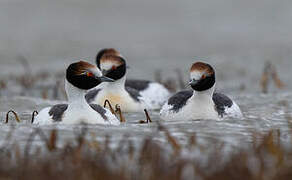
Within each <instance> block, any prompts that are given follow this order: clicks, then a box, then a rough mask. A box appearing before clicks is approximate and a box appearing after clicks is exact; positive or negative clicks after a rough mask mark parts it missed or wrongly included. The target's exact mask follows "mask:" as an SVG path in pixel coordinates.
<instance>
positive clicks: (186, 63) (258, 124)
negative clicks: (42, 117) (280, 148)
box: [0, 0, 292, 147]
mask: <svg viewBox="0 0 292 180" xmlns="http://www.w3.org/2000/svg"><path fill="white" fill-rule="evenodd" d="M291 5H292V3H291V2H290V1H281V2H277V1H272V0H266V1H264V2H263V1H252V0H250V1H249V0H248V1H238V2H234V1H231V0H226V1H216V2H213V1H203V0H198V1H188V0H183V1H181V2H180V3H178V2H177V1H166V0H161V1H154V0H150V1H144V2H136V1H131V0H126V1H123V2H120V1H114V0H111V1H99V2H96V1H90V0H87V1H86V2H85V1H82V2H81V1H66V0H63V1H58V2H51V1H49V0H47V1H42V2H38V1H33V0H25V1H24V0H23V1H22V0H12V1H5V0H1V1H0V23H1V24H2V25H1V30H0V80H2V81H3V82H5V88H3V89H1V90H0V112H1V114H0V119H1V120H2V121H3V120H4V119H5V112H7V111H8V110H10V109H14V110H15V111H17V112H18V113H19V114H20V116H21V119H22V120H24V122H23V124H22V125H19V124H17V125H16V126H15V133H14V136H13V138H14V139H15V140H17V141H19V142H20V143H25V142H26V140H27V139H28V136H29V134H30V133H31V132H32V131H33V129H34V128H36V126H31V125H29V123H26V121H27V122H28V121H29V120H30V114H31V112H32V111H33V110H40V109H42V108H43V107H46V106H48V105H53V104H55V103H59V102H63V101H64V100H65V98H64V94H63V93H62V85H63V72H64V69H65V68H66V66H67V65H68V64H70V63H71V62H73V61H76V60H79V59H85V60H87V61H89V62H92V63H94V56H95V55H96V53H97V50H99V49H101V48H104V47H115V48H118V49H119V50H121V52H122V54H123V55H124V56H125V57H126V58H127V62H128V65H129V66H130V69H129V72H128V77H135V78H141V79H151V80H153V79H154V72H155V71H156V70H160V71H161V72H162V77H163V78H164V79H167V78H174V79H173V81H174V82H176V81H177V80H176V73H175V69H176V68H178V69H180V70H181V71H182V74H183V76H184V81H185V82H187V79H188V78H187V77H188V76H187V75H188V69H189V67H190V65H191V63H193V62H194V61H196V60H203V61H207V62H209V63H211V64H212V65H213V66H214V67H215V69H216V73H217V74H216V75H217V87H218V89H219V90H220V91H222V92H225V93H226V94H228V95H230V96H231V97H233V98H234V99H235V100H236V101H237V102H238V104H239V105H240V107H241V109H242V110H243V113H244V116H245V118H244V119H224V120H221V121H214V120H204V121H200V120H197V121H173V122H163V124H164V125H165V126H166V127H167V128H168V129H169V130H170V132H171V133H172V134H173V135H174V136H175V137H177V139H178V140H179V141H180V142H181V143H185V142H186V140H187V139H188V137H189V136H191V135H193V134H196V135H197V137H199V138H202V139H210V140H213V139H219V140H221V141H222V142H226V143H228V144H230V145H231V146H232V147H236V146H237V145H245V144H246V143H249V142H250V141H251V139H252V134H253V132H254V131H259V132H266V131H268V130H269V129H280V130H281V131H282V136H281V137H282V139H283V140H284V141H290V137H289V136H287V133H288V131H289V122H288V120H287V119H289V118H288V117H289V116H292V108H291V107H290V106H289V105H290V104H291V103H292V93H291V88H292V79H291V77H292V71H291V70H290V69H291V67H292V61H291V58H292V53H291V52H292V51H291V49H292V43H291V42H292V36H291V31H292V22H291V16H292V13H291V12H292V11H291V7H292V6H291ZM23 58H24V59H26V61H27V62H28V64H29V65H28V66H23V65H21V62H23V60H22V59H23ZM266 61H270V62H272V63H273V64H274V65H275V66H276V68H277V71H278V74H279V77H280V78H281V80H282V81H283V82H284V83H285V85H286V86H285V88H284V89H283V90H278V89H276V88H275V87H274V86H273V83H271V84H270V88H269V94H267V95H264V94H261V90H260V85H259V82H260V78H261V73H262V71H263V68H264V63H265V62H266ZM28 72H29V73H28ZM30 75H32V76H34V77H35V76H37V77H40V76H42V77H43V78H45V80H38V81H37V80H36V83H34V84H33V86H30V88H23V87H22V86H20V85H19V82H17V79H19V77H24V78H25V79H26V77H29V76H30ZM57 81H58V82H59V83H60V87H59V88H57V90H56V91H55V90H54V88H55V87H56V82H57ZM55 92H58V93H57V94H56V93H55ZM42 97H46V98H48V99H54V100H51V101H48V100H43V99H42ZM151 117H152V119H153V120H154V121H160V119H159V117H158V112H151ZM126 119H127V123H125V124H123V125H121V126H118V127H112V126H109V127H108V126H98V125H96V126H90V127H89V130H90V131H91V132H94V133H95V135H96V138H98V139H100V140H103V139H104V135H111V136H112V137H113V139H112V141H113V142H117V141H119V140H120V139H121V138H122V137H123V135H125V134H126V135H128V136H129V138H132V139H133V140H135V141H137V142H138V141H140V140H141V139H142V138H143V137H146V136H152V137H154V138H157V139H158V140H159V141H163V138H161V137H163V135H162V133H161V132H158V131H157V124H156V123H152V124H138V123H137V122H138V121H139V120H141V119H145V117H144V114H139V113H137V114H127V115H126ZM10 128H11V126H10V125H4V124H3V125H2V126H0V137H1V138H0V139H1V141H3V140H4V137H5V136H6V135H7V133H8V132H9V131H10V130H11V129H10ZM42 128H43V129H45V130H46V131H49V130H50V129H52V128H55V126H44V127H42ZM57 128H58V129H60V130H61V131H60V133H61V139H62V140H63V141H66V140H68V139H71V138H73V137H75V135H74V132H75V131H76V129H78V128H80V127H78V126H63V125H62V126H57ZM38 142H39V141H35V143H38ZM61 142H62V141H61ZM210 142H211V141H210ZM11 143H13V142H11ZM113 144H115V143H113Z"/></svg>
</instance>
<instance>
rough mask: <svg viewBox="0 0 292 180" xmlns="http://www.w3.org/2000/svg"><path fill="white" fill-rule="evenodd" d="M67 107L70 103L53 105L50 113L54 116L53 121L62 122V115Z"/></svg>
mask: <svg viewBox="0 0 292 180" xmlns="http://www.w3.org/2000/svg"><path fill="white" fill-rule="evenodd" d="M67 108H68V104H56V105H54V106H53V107H51V109H50V111H49V115H50V116H52V119H53V121H56V122H60V121H62V116H63V114H64V112H65V111H66V110H67Z"/></svg>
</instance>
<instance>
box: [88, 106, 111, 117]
mask: <svg viewBox="0 0 292 180" xmlns="http://www.w3.org/2000/svg"><path fill="white" fill-rule="evenodd" d="M89 105H90V107H91V108H92V109H94V110H95V111H96V112H98V113H99V114H100V115H101V117H102V118H103V119H104V120H107V117H106V115H105V113H106V110H105V109H104V108H103V107H101V106H100V105H97V104H89Z"/></svg>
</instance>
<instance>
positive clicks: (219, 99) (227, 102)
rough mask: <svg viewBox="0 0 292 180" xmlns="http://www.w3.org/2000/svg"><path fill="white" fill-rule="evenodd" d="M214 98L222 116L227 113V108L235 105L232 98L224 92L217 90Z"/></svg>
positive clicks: (216, 107) (217, 109)
mask: <svg viewBox="0 0 292 180" xmlns="http://www.w3.org/2000/svg"><path fill="white" fill-rule="evenodd" d="M212 99H213V101H214V104H215V109H216V111H217V112H218V115H219V116H221V117H223V115H224V114H225V108H226V107H228V108H230V107H231V106H232V105H233V102H232V100H231V99H230V98H229V97H227V96H226V95H224V94H222V93H217V92H215V93H214V94H213V98H212Z"/></svg>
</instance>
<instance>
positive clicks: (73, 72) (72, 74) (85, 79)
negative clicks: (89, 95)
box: [66, 63, 101, 90]
mask: <svg viewBox="0 0 292 180" xmlns="http://www.w3.org/2000/svg"><path fill="white" fill-rule="evenodd" d="M79 68H80V64H79V63H72V64H70V66H69V67H68V68H67V71H66V79H67V80H68V82H70V83H71V84H72V85H74V86H75V87H77V88H80V89H84V90H88V89H91V88H94V87H95V86H97V85H99V84H100V83H101V81H100V80H98V79H96V78H94V77H90V76H86V75H85V74H83V75H80V74H79V71H80V70H79Z"/></svg>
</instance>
